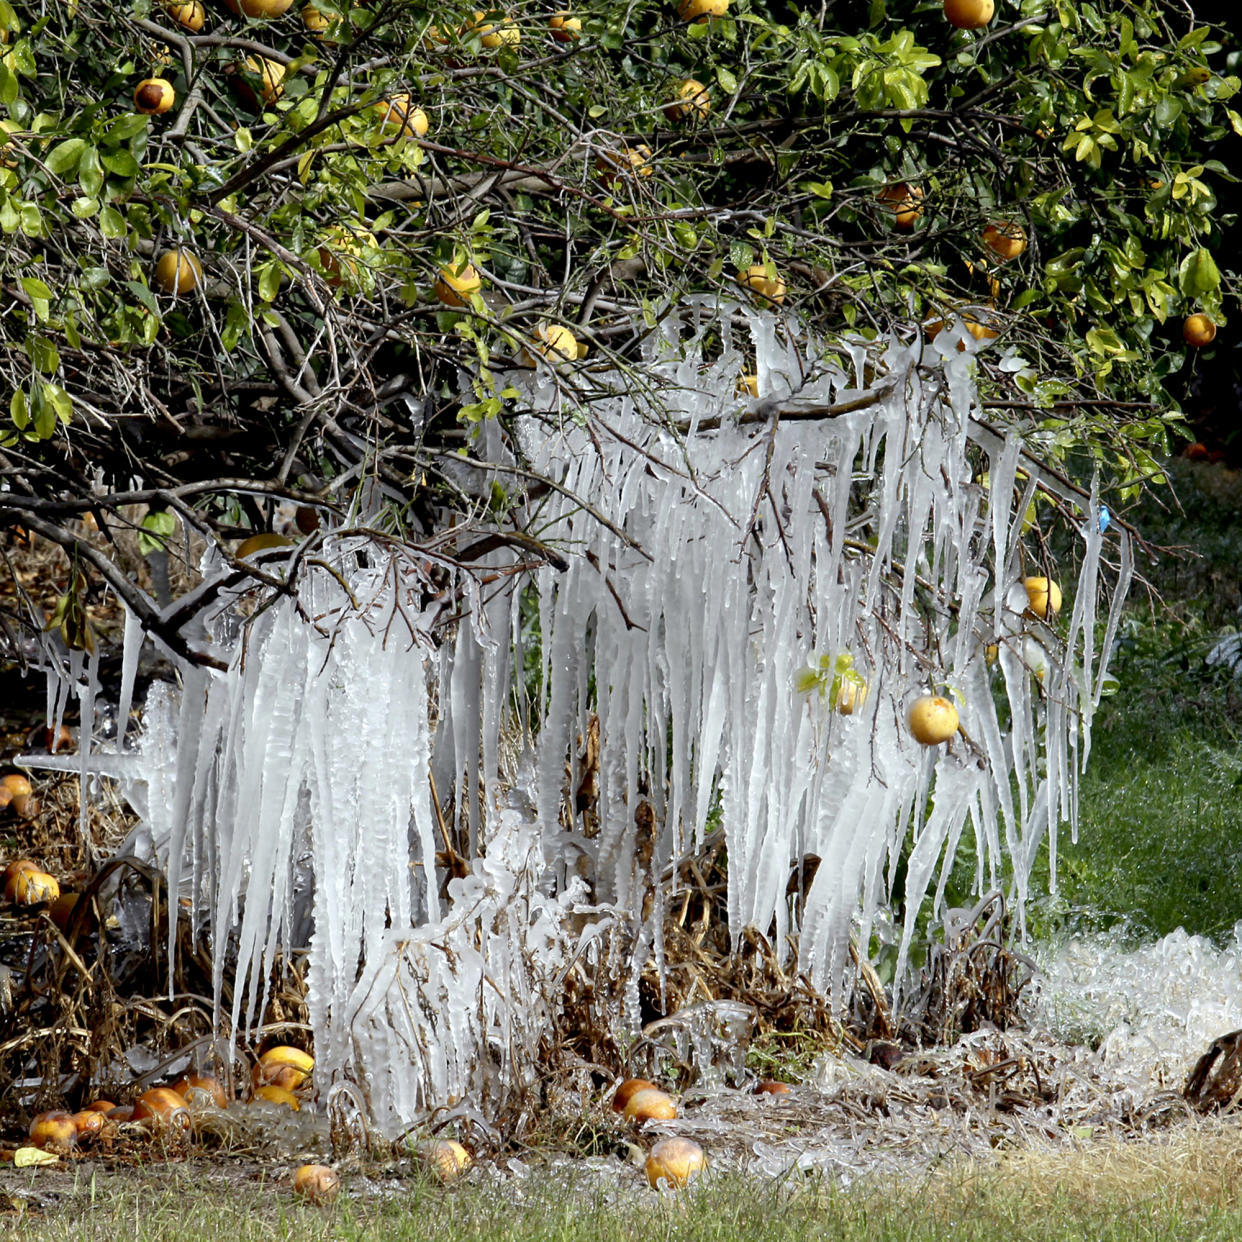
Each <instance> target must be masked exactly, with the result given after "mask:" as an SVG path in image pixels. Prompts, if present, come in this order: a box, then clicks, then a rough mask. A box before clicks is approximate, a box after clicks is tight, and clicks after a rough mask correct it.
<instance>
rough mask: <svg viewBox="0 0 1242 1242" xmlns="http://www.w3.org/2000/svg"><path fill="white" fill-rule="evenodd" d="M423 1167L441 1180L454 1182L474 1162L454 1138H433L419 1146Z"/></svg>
mask: <svg viewBox="0 0 1242 1242" xmlns="http://www.w3.org/2000/svg"><path fill="white" fill-rule="evenodd" d="M418 1155H419V1159H420V1160H421V1161H422V1163H423V1168H425V1169H426V1170H427V1172H428V1173H430V1174H431V1175H432V1176H433V1177H435V1178H437V1179H438V1180H439V1181H442V1182H455V1181H456V1180H457V1179H458V1178H459V1177H460V1176H461V1175H462V1174H463V1173H465V1172H466V1170H467V1169H469V1168H470V1166H471V1165H472V1164H473V1163H474V1160H473V1159H472V1158H471V1156H470V1153H469V1152H468V1151H467V1150H466V1149H465V1148H464V1147H463V1146H462V1145H461V1144H460V1143H459V1142H458V1141H457V1140H456V1139H433V1140H432V1141H431V1142H429V1143H424V1144H423V1146H422V1147H420V1148H419V1152H418Z"/></svg>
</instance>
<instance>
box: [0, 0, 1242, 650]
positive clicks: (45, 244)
mask: <svg viewBox="0 0 1242 1242" xmlns="http://www.w3.org/2000/svg"><path fill="white" fill-rule="evenodd" d="M229 4H230V5H231V6H232V7H231V8H230V7H226V6H225V3H224V0H220V3H219V4H218V5H212V6H211V7H208V6H206V5H205V4H204V3H203V0H186V2H185V3H180V4H178V3H169V4H167V5H164V6H161V5H160V4H150V3H149V2H148V0H127V2H126V3H125V4H122V5H121V6H120V7H118V6H115V5H104V4H102V3H99V2H98V0H77V2H76V3H69V4H59V5H45V4H20V5H19V4H13V3H10V2H9V0H0V32H2V34H3V37H4V40H5V48H4V52H3V60H2V63H0V104H3V120H0V126H2V127H3V130H4V145H3V148H2V157H3V158H2V165H0V232H2V234H3V260H2V262H3V281H4V292H5V297H6V301H7V308H6V314H5V316H4V318H3V321H2V323H0V334H2V339H3V350H4V354H5V359H6V367H5V371H4V382H5V387H6V389H7V391H6V394H5V398H4V400H5V413H4V415H3V416H2V418H0V486H2V487H3V488H4V493H3V508H0V513H3V514H4V515H5V517H4V520H5V521H6V522H7V523H8V524H16V523H20V524H21V525H22V526H23V527H24V528H26V529H28V530H33V531H35V532H37V533H40V534H42V535H44V536H46V537H48V538H51V539H52V540H54V541H56V542H59V543H61V544H62V545H64V546H65V547H66V548H67V549H69V550H70V551H71V552H72V553H73V556H74V558H75V563H76V565H77V570H78V572H76V573H72V574H70V575H69V577H68V579H67V582H66V592H65V595H64V596H63V597H62V601H61V604H60V605H58V607H57V612H56V615H55V616H54V617H53V620H54V621H56V622H57V623H58V624H59V626H60V629H61V633H62V635H63V636H64V638H65V639H66V640H67V641H68V642H69V644H70V645H71V646H74V645H79V646H80V645H83V644H85V643H88V642H89V641H90V628H89V623H88V610H86V609H85V606H84V604H83V602H82V601H83V599H84V598H86V597H88V596H89V594H90V592H91V591H92V590H93V589H94V588H95V587H97V586H98V584H99V583H100V582H101V581H102V582H107V583H109V584H110V585H111V587H112V588H113V589H114V590H115V591H117V592H118V593H120V594H121V595H122V596H123V597H124V598H125V599H126V601H127V603H128V604H129V606H130V607H131V609H134V610H136V611H137V613H138V614H139V615H140V616H141V617H142V618H143V619H144V621H145V623H146V624H147V625H149V626H152V627H157V628H158V627H160V626H161V625H162V626H163V636H164V638H165V640H166V641H168V642H170V643H172V644H173V645H174V646H177V647H178V648H179V649H183V648H184V644H182V643H181V641H180V639H179V637H178V633H177V630H176V627H175V626H172V625H170V624H169V623H167V622H166V621H165V622H160V620H159V618H158V616H157V612H156V608H155V606H154V604H153V603H152V601H151V600H150V599H149V598H148V597H147V596H146V595H145V594H144V592H142V591H141V590H139V589H138V588H137V587H136V586H135V585H134V584H133V582H132V581H131V578H132V575H128V576H127V575H126V574H125V573H124V572H122V571H121V570H119V569H118V567H117V565H116V563H115V558H114V557H113V556H112V555H111V554H110V551H109V548H108V545H107V542H106V540H104V541H100V540H95V541H94V542H92V543H90V544H87V543H86V542H83V540H82V539H81V534H82V531H81V527H80V526H79V525H77V524H76V523H77V521H78V520H79V519H82V518H84V517H86V516H87V515H88V514H93V515H94V519H95V522H96V525H98V526H100V527H101V528H103V530H104V532H105V534H106V533H107V531H108V530H110V529H112V530H115V529H118V528H119V527H121V526H124V525H127V524H128V525H131V526H132V525H134V524H136V523H141V524H142V525H143V526H144V527H145V529H144V531H143V532H142V534H143V538H144V540H145V541H146V542H145V545H144V546H146V547H147V548H154V549H158V548H160V547H161V546H162V541H164V540H167V539H168V538H169V536H170V535H171V533H172V532H173V531H174V530H176V529H177V524H178V520H180V521H183V522H184V523H186V524H187V526H188V527H192V528H194V529H196V530H197V531H199V532H200V533H201V534H202V536H203V537H204V538H207V539H215V540H226V539H229V538H234V537H239V536H242V535H245V534H247V533H249V532H251V531H253V530H262V529H265V528H266V527H268V526H269V525H270V523H271V508H270V506H271V504H272V502H273V501H275V500H279V499H282V498H283V499H287V500H290V501H293V502H295V503H301V504H303V505H305V506H309V507H310V508H316V507H317V508H318V509H319V510H320V511H323V510H324V509H332V508H335V509H338V510H340V509H341V508H343V507H345V506H347V505H348V502H349V498H350V497H351V496H352V495H355V494H356V492H357V489H358V485H359V484H360V483H361V482H362V481H364V480H370V481H371V483H372V484H373V485H375V486H378V488H379V489H380V492H381V494H382V495H383V496H384V497H386V499H387V500H388V501H389V502H391V504H392V510H391V511H392V512H394V513H396V514H398V515H399V516H400V519H401V522H402V524H403V525H402V526H401V529H402V530H404V531H405V532H407V533H413V534H414V535H420V534H422V535H426V534H428V533H430V532H431V531H432V530H439V531H443V530H444V529H445V528H446V527H449V526H454V525H459V526H461V529H462V530H465V529H467V526H466V525H464V524H461V523H460V521H459V519H460V516H461V514H462V513H463V512H468V513H469V514H471V515H472V516H473V517H475V518H479V517H480V516H482V517H484V518H485V517H486V516H487V514H488V512H489V506H491V507H492V508H495V505H494V504H493V501H495V500H496V498H495V497H488V496H483V497H480V496H477V495H472V494H469V489H468V488H463V485H462V483H461V481H460V480H461V477H460V473H454V472H453V471H451V470H447V469H446V468H445V461H446V458H451V457H454V456H458V455H460V454H463V453H465V454H469V453H471V452H476V451H479V450H477V448H472V447H471V446H472V443H473V441H471V439H470V437H469V436H468V434H467V433H468V432H469V429H470V427H471V426H472V425H473V424H480V423H486V422H489V421H494V422H495V423H496V424H497V425H498V426H501V427H504V425H505V422H506V419H507V418H508V416H509V415H510V414H511V413H513V412H514V411H515V409H516V405H515V395H516V394H515V391H514V390H513V389H512V388H511V387H509V386H508V385H507V382H506V379H505V371H506V369H507V368H510V367H512V366H515V365H528V366H529V365H534V364H536V363H539V364H540V365H543V363H544V362H545V361H547V360H552V361H554V362H555V363H556V364H557V366H556V368H555V377H556V382H557V384H558V385H560V386H561V388H562V389H563V391H564V394H565V397H566V399H567V400H569V401H570V402H577V403H579V404H580V405H583V406H586V405H589V403H590V400H591V395H592V392H593V384H594V381H593V378H592V377H593V375H594V374H595V373H596V369H597V368H600V367H605V368H609V369H614V370H615V369H620V371H621V372H622V373H628V374H629V375H630V382H632V384H633V385H634V387H635V389H636V390H640V389H641V388H642V386H643V382H644V381H643V376H642V375H641V373H640V371H639V369H636V359H637V358H638V356H639V344H640V342H641V341H642V338H643V337H644V336H645V335H646V334H647V333H649V332H650V331H652V330H653V329H654V328H655V327H656V325H658V324H659V322H660V320H661V319H662V317H664V316H665V315H667V314H669V313H670V311H671V310H672V309H674V308H675V307H677V306H678V304H679V301H680V300H681V298H682V297H683V295H685V294H686V293H690V292H705V291H706V292H710V291H713V290H718V291H723V292H725V293H728V294H730V295H732V296H735V297H736V296H745V297H749V298H751V299H753V300H755V301H757V302H759V303H760V304H768V305H777V304H779V305H782V306H783V307H784V308H785V310H786V311H787V312H789V313H790V314H792V315H793V316H795V317H796V318H797V319H798V320H799V321H802V322H804V323H805V324H806V325H807V326H808V327H809V328H812V329H814V330H815V331H816V332H817V334H818V335H819V336H820V337H821V338H822V339H826V340H829V341H831V340H834V339H840V338H841V337H842V335H843V334H847V333H854V334H861V336H862V337H864V338H865V337H873V336H877V335H880V334H883V333H886V332H888V331H890V330H893V329H894V327H896V330H897V331H899V332H903V333H906V334H911V333H914V332H918V331H921V332H924V333H926V334H928V335H931V334H933V333H934V332H935V331H937V330H938V328H939V327H940V326H941V325H942V324H943V323H945V322H948V321H950V320H951V319H954V318H955V317H959V316H960V317H961V318H962V319H963V320H964V322H965V323H966V325H967V327H968V328H969V330H970V332H971V333H972V334H973V335H974V336H976V337H977V338H980V339H983V340H992V339H993V338H995V339H996V340H997V341H998V346H999V347H998V348H993V349H990V350H988V351H986V352H985V353H984V354H982V355H981V356H980V361H979V373H980V382H981V384H982V389H983V392H984V394H985V396H986V398H987V405H988V408H989V411H990V417H994V418H995V419H996V421H997V422H998V423H1005V424H1013V423H1015V422H1017V423H1019V424H1021V425H1022V426H1023V427H1025V428H1026V429H1027V430H1028V432H1029V437H1030V442H1031V444H1032V447H1033V449H1035V450H1036V451H1038V452H1039V453H1041V454H1043V455H1045V456H1046V457H1047V458H1048V459H1049V460H1051V461H1055V460H1057V459H1059V458H1064V457H1066V456H1067V455H1068V454H1071V453H1072V452H1077V451H1078V450H1080V449H1084V448H1085V449H1086V450H1087V451H1088V452H1089V453H1090V454H1091V455H1092V456H1093V457H1094V458H1095V459H1096V460H1097V462H1099V463H1102V464H1103V465H1104V467H1105V468H1106V470H1107V471H1108V480H1109V482H1110V483H1111V484H1112V485H1114V486H1115V487H1117V488H1119V489H1121V491H1122V493H1123V494H1124V493H1125V490H1126V489H1133V488H1135V487H1136V486H1138V485H1139V484H1140V483H1141V482H1142V481H1143V480H1144V479H1149V478H1152V477H1155V476H1158V473H1159V465H1158V455H1159V454H1160V452H1161V451H1162V449H1163V448H1164V447H1165V446H1166V443H1167V435H1168V431H1169V429H1170V424H1171V423H1172V422H1174V421H1175V420H1176V418H1177V412H1176V409H1175V405H1174V403H1173V402H1172V401H1171V400H1170V398H1169V397H1168V394H1167V391H1166V387H1165V386H1166V382H1167V381H1168V379H1169V377H1170V376H1171V375H1172V374H1173V373H1174V372H1175V371H1177V370H1178V368H1179V366H1180V365H1181V363H1182V360H1183V356H1184V353H1185V351H1186V350H1187V349H1191V348H1200V347H1203V346H1209V347H1210V342H1211V338H1212V336H1213V335H1214V333H1215V332H1216V331H1217V330H1218V329H1219V330H1220V331H1222V332H1228V331H1229V328H1228V327H1227V321H1226V316H1225V314H1224V307H1225V302H1226V300H1227V297H1228V296H1229V295H1230V293H1231V291H1232V290H1233V289H1234V288H1235V287H1236V276H1235V275H1234V274H1233V273H1232V272H1230V271H1229V270H1227V267H1226V265H1225V264H1224V263H1223V261H1222V259H1221V251H1220V245H1219V242H1220V237H1221V228H1222V225H1223V224H1224V223H1226V222H1227V217H1225V216H1224V215H1223V214H1222V208H1221V198H1222V195H1223V194H1225V193H1227V192H1228V186H1229V184H1230V183H1231V181H1232V178H1231V176H1230V174H1229V172H1228V170H1227V168H1226V167H1225V166H1224V165H1223V164H1222V163H1221V162H1219V161H1216V160H1211V159H1207V158H1204V157H1203V155H1202V154H1201V153H1202V152H1203V151H1204V150H1206V149H1209V148H1212V147H1213V144H1219V143H1220V141H1221V140H1222V139H1223V138H1225V137H1226V136H1227V135H1230V131H1232V132H1233V133H1234V134H1237V133H1242V118H1240V117H1239V114H1238V112H1236V111H1234V110H1233V107H1232V103H1233V96H1234V94H1235V92H1236V91H1237V88H1238V79H1237V78H1236V77H1233V76H1230V75H1229V74H1228V73H1227V72H1226V63H1225V60H1224V57H1223V53H1222V49H1221V47H1220V45H1219V43H1218V42H1217V41H1216V38H1215V36H1214V33H1213V30H1212V29H1211V28H1210V27H1209V26H1207V25H1204V24H1201V23H1198V22H1196V21H1195V20H1194V19H1193V15H1192V14H1191V13H1190V12H1189V10H1177V11H1174V10H1172V9H1170V8H1169V7H1168V6H1165V5H1162V4H1159V3H1156V0H1142V2H1138V3H1122V2H1121V0H1103V2H1101V3H1094V4H1088V3H1078V2H1076V0H1075V2H1071V0H1059V2H1053V0H1021V3H1014V2H1012V0H998V2H997V3H996V5H995V9H994V6H993V0H950V2H949V3H946V4H945V5H944V7H943V8H942V7H941V4H940V3H938V2H936V0H889V2H888V3H885V2H884V0H874V2H872V3H870V4H862V3H855V2H848V0H841V2H837V3H828V4H825V5H823V6H821V7H819V8H818V9H816V8H808V9H806V10H803V11H800V10H797V9H795V8H793V7H792V6H785V5H783V4H781V3H768V2H766V0H733V3H732V4H731V3H730V2H729V0H684V2H683V3H682V4H681V6H680V8H678V7H677V6H676V5H674V4H670V3H667V2H662V0H634V2H632V3H628V4H626V5H624V6H616V5H601V4H594V3H588V4H586V5H584V6H583V7H581V8H580V9H576V10H574V11H573V12H572V13H571V12H554V11H553V10H552V9H551V8H550V7H548V6H542V5H536V4H529V3H518V4H515V5H513V6H512V7H510V8H507V9H505V10H503V11H499V10H498V11H488V12H481V11H477V10H474V9H473V8H470V7H461V6H459V5H455V4H452V3H450V4H446V5H445V6H443V7H438V8H435V9H428V8H426V7H423V6H422V5H420V4H417V3H410V2H408V0H389V2H379V3H375V4H370V5H367V4H359V5H356V6H350V5H347V4H344V3H338V4H337V5H336V6H335V7H334V6H333V5H330V4H328V3H327V2H326V0H324V2H323V3H318V4H316V5H307V6H306V7H304V8H302V9H301V10H300V11H299V10H297V9H296V8H293V7H291V0H229ZM742 383H743V384H744V385H745V386H746V387H747V388H749V389H751V390H752V391H754V392H755V393H756V395H759V394H758V392H757V388H756V381H755V380H754V378H753V377H749V376H746V375H744V376H743V377H742ZM453 513H456V514H457V516H456V517H450V516H449V515H450V514H453ZM505 537H506V538H508V537H513V538H516V536H505ZM459 542H460V543H462V544H463V546H460V547H457V548H456V551H458V552H459V553H463V554H464V553H465V552H466V551H467V549H466V547H465V546H464V543H465V538H464V536H463V537H462V539H461V540H459ZM450 543H451V539H450Z"/></svg>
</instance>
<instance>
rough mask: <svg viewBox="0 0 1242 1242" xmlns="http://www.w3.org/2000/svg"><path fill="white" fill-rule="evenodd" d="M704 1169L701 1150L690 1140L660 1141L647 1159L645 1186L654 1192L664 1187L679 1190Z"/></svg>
mask: <svg viewBox="0 0 1242 1242" xmlns="http://www.w3.org/2000/svg"><path fill="white" fill-rule="evenodd" d="M706 1167H707V1158H706V1157H705V1156H704V1155H703V1149H702V1148H701V1147H700V1146H699V1145H698V1143H696V1142H694V1141H693V1140H692V1139H688V1138H666V1139H661V1140H660V1141H659V1142H658V1143H657V1144H656V1145H655V1146H654V1147H653V1148H652V1149H651V1153H650V1155H648V1157H647V1164H646V1172H647V1184H648V1185H649V1186H651V1187H652V1188H653V1189H654V1190H659V1189H660V1188H661V1187H662V1186H665V1185H667V1186H670V1187H672V1188H674V1189H677V1190H680V1189H681V1188H682V1187H683V1186H687V1185H689V1184H690V1182H691V1181H692V1180H693V1179H694V1178H695V1177H697V1176H698V1175H699V1174H700V1173H702V1172H703V1170H704V1169H705V1168H706Z"/></svg>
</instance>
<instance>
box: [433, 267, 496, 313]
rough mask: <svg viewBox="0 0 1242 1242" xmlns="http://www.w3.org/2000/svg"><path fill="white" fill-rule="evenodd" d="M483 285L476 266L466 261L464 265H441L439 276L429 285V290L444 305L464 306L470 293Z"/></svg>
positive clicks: (468, 299) (467, 302)
mask: <svg viewBox="0 0 1242 1242" xmlns="http://www.w3.org/2000/svg"><path fill="white" fill-rule="evenodd" d="M482 285H483V277H482V276H480V275H479V271H478V268H476V267H475V266H474V265H473V264H471V263H467V264H466V265H465V266H464V267H461V268H453V267H442V268H441V269H440V278H439V280H437V281H436V283H435V284H434V285H432V287H431V291H432V292H433V293H434V294H435V295H436V297H437V298H438V299H439V300H440V301H441V302H443V303H444V305H445V306H466V305H468V304H469V302H470V295H471V294H474V293H477V292H478V291H479V289H480V288H481V287H482Z"/></svg>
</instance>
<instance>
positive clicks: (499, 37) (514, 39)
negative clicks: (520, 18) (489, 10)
mask: <svg viewBox="0 0 1242 1242" xmlns="http://www.w3.org/2000/svg"><path fill="white" fill-rule="evenodd" d="M486 19H487V14H486V13H484V12H483V11H482V10H481V9H476V10H475V12H474V20H473V21H472V22H471V24H470V28H471V29H472V30H475V31H477V32H478V34H480V35H481V36H482V40H481V41H482V43H483V46H484V47H504V46H505V45H506V44H508V45H509V46H510V47H512V46H514V45H516V44H518V43H521V42H522V32H521V30H520V29H519V28H518V25H517V23H516V22H515V21H514V20H513V18H511V17H502V18H501V19H500V22H499V24H494V23H492V22H489V21H487V20H486Z"/></svg>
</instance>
